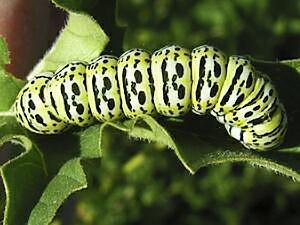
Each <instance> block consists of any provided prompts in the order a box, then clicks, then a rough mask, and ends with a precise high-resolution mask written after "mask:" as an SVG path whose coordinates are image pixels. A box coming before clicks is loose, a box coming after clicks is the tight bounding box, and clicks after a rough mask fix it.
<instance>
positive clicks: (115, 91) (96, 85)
mask: <svg viewBox="0 0 300 225" xmlns="http://www.w3.org/2000/svg"><path fill="white" fill-rule="evenodd" d="M86 76H87V79H86V82H87V94H88V102H89V106H90V108H91V111H92V114H93V116H94V117H95V118H96V119H97V120H100V121H110V120H115V119H118V118H120V117H121V116H122V114H123V113H122V108H121V97H120V89H119V84H118V79H117V58H116V57H114V56H109V55H103V56H100V57H99V58H97V59H95V60H93V61H92V62H91V63H90V64H89V65H88V66H87V68H86Z"/></svg>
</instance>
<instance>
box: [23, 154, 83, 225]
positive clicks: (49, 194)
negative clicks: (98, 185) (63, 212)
mask: <svg viewBox="0 0 300 225" xmlns="http://www.w3.org/2000/svg"><path fill="white" fill-rule="evenodd" d="M86 187H87V180H86V177H85V174H84V171H83V168H82V166H81V164H80V159H79V158H75V159H71V160H69V161H68V162H66V163H65V164H64V165H63V167H62V168H61V169H60V171H59V172H58V174H57V175H56V176H55V177H54V178H53V179H52V180H51V182H50V183H49V184H48V186H47V188H46V189H45V191H44V193H43V195H42V197H41V198H40V200H39V201H38V203H37V204H36V206H35V207H34V209H33V210H32V212H31V214H30V217H29V220H28V225H36V224H38V225H47V224H49V223H50V222H51V221H52V219H53V217H54V216H55V213H56V211H57V209H58V208H59V206H60V205H61V204H62V203H63V201H64V200H65V199H66V198H67V197H68V196H69V195H71V194H72V193H73V192H75V191H78V190H81V189H83V188H86Z"/></svg>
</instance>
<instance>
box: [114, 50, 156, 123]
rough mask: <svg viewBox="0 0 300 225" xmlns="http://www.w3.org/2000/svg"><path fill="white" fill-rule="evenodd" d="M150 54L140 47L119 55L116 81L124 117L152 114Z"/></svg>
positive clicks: (153, 108)
mask: <svg viewBox="0 0 300 225" xmlns="http://www.w3.org/2000/svg"><path fill="white" fill-rule="evenodd" d="M150 57H151V55H150V54H149V53H148V52H147V51H145V50H142V49H132V50H129V51H127V52H125V53H124V54H123V55H121V56H120V58H119V61H118V81H119V84H120V90H121V93H120V94H121V99H122V109H123V112H124V114H125V116H126V117H129V118H134V117H136V116H138V115H141V114H153V113H154V110H155V107H154V101H153V90H154V86H153V77H152V73H151V59H150Z"/></svg>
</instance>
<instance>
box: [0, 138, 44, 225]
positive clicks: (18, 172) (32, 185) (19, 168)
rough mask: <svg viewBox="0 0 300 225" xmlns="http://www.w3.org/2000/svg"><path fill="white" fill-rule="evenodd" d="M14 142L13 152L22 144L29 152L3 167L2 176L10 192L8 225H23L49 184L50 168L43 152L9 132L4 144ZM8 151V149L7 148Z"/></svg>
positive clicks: (7, 208) (7, 209)
mask: <svg viewBox="0 0 300 225" xmlns="http://www.w3.org/2000/svg"><path fill="white" fill-rule="evenodd" d="M4 143H12V144H13V145H10V151H13V150H16V147H15V145H21V146H22V147H23V149H25V151H24V152H23V153H21V154H20V155H19V156H17V157H15V158H13V159H11V160H9V161H7V162H6V163H5V164H3V165H2V166H1V178H2V180H3V183H4V187H5V193H6V204H5V211H4V220H3V224H4V225H6V224H7V225H10V224H14V225H19V224H20V225H23V224H25V223H26V221H27V219H28V216H29V214H30V210H31V209H32V207H33V206H34V204H35V202H36V201H37V200H38V198H39V196H40V193H41V190H42V189H43V188H44V185H45V178H46V170H45V164H44V159H43V156H42V154H41V152H40V151H39V150H38V149H37V148H36V146H35V145H33V144H32V142H31V141H30V140H29V139H28V138H27V137H26V136H23V135H8V136H5V137H2V138H1V139H0V146H1V145H3V144H4ZM6 150H7V149H6Z"/></svg>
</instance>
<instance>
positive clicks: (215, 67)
mask: <svg viewBox="0 0 300 225" xmlns="http://www.w3.org/2000/svg"><path fill="white" fill-rule="evenodd" d="M226 65H227V60H226V57H225V56H224V54H223V53H222V52H221V51H220V50H218V49H216V48H214V47H210V46H207V45H203V46H200V47H198V48H195V49H193V51H192V96H191V99H192V110H193V112H194V113H197V114H200V115H201V114H206V113H207V112H209V111H210V110H211V109H213V108H214V106H215V104H216V103H217V101H218V98H219V95H220V91H221V88H222V86H223V83H224V81H225V78H226Z"/></svg>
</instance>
